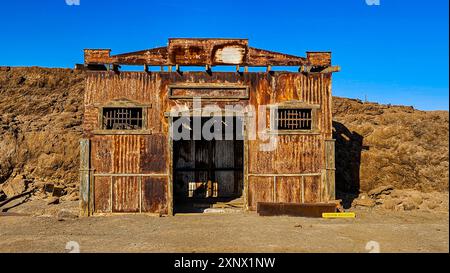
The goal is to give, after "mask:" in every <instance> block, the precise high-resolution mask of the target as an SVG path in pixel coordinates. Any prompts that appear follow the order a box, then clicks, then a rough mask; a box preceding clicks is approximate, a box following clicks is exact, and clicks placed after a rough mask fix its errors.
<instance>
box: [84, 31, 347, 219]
mask: <svg viewBox="0 0 450 273" xmlns="http://www.w3.org/2000/svg"><path fill="white" fill-rule="evenodd" d="M84 53H85V56H84V61H85V68H86V70H87V72H86V88H85V105H84V106H85V108H84V109H85V111H84V121H83V130H84V138H83V139H82V140H81V170H80V173H81V175H80V177H81V186H80V191H81V211H82V214H84V215H91V214H93V213H111V212H113V213H114V212H135V213H139V212H142V213H158V214H169V215H171V214H173V213H175V212H178V211H183V210H184V209H187V208H189V207H193V206H194V205H195V204H197V203H202V204H207V205H211V204H213V203H217V202H228V201H230V200H235V199H239V200H242V204H243V208H244V209H249V210H254V209H255V208H256V204H257V202H288V203H317V202H326V201H328V200H333V199H334V198H335V197H334V141H333V139H332V117H331V98H332V97H331V77H332V73H333V72H336V71H338V70H339V67H337V66H332V64H331V53H330V52H307V53H306V57H297V56H292V55H287V54H282V53H277V52H272V51H268V50H262V49H257V48H253V47H250V46H249V45H248V40H247V39H169V43H168V45H167V46H166V47H159V48H153V49H149V50H142V51H138V52H132V53H126V54H119V55H111V54H110V50H109V49H86V50H85V52H84ZM126 65H139V66H142V68H141V70H140V71H134V72H131V71H123V70H122V68H124V66H126ZM254 67H263V70H262V71H259V72H253V71H251V70H252V69H254ZM278 67H281V69H285V70H286V69H287V68H286V67H289V69H290V70H292V68H295V71H291V72H289V71H280V70H277V71H275V70H276V69H277V68H278ZM156 68H157V69H158V70H156ZM199 68H201V69H199ZM227 69H228V71H224V70H227ZM260 69H261V68H260ZM192 70H196V71H192ZM211 109H212V110H211ZM211 116H212V118H211ZM211 128H212V129H213V131H211ZM230 128H231V130H229V129H230ZM214 130H215V131H214ZM208 132H209V133H211V132H215V134H214V137H212V138H211V137H210V136H209V135H208ZM217 132H218V133H217ZM180 133H181V134H182V135H183V136H184V137H183V138H180V137H179V136H178V135H179V134H180Z"/></svg>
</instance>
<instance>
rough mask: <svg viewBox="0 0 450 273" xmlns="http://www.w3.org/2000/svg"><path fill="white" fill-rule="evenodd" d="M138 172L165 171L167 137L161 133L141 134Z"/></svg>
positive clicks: (155, 172) (158, 172) (160, 172)
mask: <svg viewBox="0 0 450 273" xmlns="http://www.w3.org/2000/svg"><path fill="white" fill-rule="evenodd" d="M141 139H142V141H141V142H140V158H139V173H143V174H164V173H167V161H168V155H167V144H168V137H167V136H166V135H163V134H154V135H149V136H141Z"/></svg>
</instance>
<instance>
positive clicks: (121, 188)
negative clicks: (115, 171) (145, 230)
mask: <svg viewBox="0 0 450 273" xmlns="http://www.w3.org/2000/svg"><path fill="white" fill-rule="evenodd" d="M139 191H140V188H139V180H138V177H133V176H132V177H113V185H112V202H113V203H112V212H139V208H140V206H139V200H140V193H139Z"/></svg>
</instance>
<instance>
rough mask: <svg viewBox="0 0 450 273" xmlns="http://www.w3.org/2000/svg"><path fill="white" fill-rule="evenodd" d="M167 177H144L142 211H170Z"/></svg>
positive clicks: (165, 212) (164, 212) (162, 212)
mask: <svg viewBox="0 0 450 273" xmlns="http://www.w3.org/2000/svg"><path fill="white" fill-rule="evenodd" d="M167 188H168V180H167V177H143V178H142V212H151V213H161V214H167V213H168V205H167Z"/></svg>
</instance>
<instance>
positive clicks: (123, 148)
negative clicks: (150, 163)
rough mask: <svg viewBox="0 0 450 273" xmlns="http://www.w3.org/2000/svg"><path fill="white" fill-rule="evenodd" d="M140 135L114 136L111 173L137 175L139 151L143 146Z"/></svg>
mask: <svg viewBox="0 0 450 273" xmlns="http://www.w3.org/2000/svg"><path fill="white" fill-rule="evenodd" d="M142 142H143V139H142V136H140V135H114V136H112V143H113V160H112V172H113V173H139V166H140V149H141V146H142V145H143V143H142Z"/></svg>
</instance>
